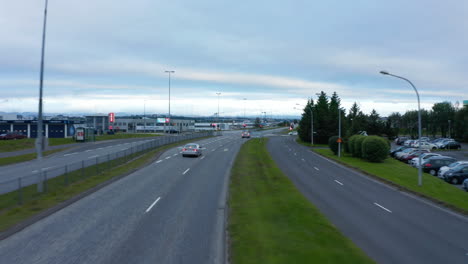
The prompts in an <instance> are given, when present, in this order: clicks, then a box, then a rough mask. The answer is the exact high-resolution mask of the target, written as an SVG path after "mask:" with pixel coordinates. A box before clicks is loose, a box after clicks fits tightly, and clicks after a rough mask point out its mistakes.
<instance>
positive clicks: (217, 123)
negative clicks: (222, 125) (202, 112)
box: [216, 93, 221, 130]
mask: <svg viewBox="0 0 468 264" xmlns="http://www.w3.org/2000/svg"><path fill="white" fill-rule="evenodd" d="M216 94H217V95H218V114H217V115H216V126H217V127H216V130H218V126H219V96H220V95H221V93H216Z"/></svg>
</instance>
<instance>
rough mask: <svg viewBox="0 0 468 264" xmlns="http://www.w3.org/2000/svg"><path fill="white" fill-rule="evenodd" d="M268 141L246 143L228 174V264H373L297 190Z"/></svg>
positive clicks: (260, 140) (263, 139)
mask: <svg viewBox="0 0 468 264" xmlns="http://www.w3.org/2000/svg"><path fill="white" fill-rule="evenodd" d="M266 142H267V139H265V138H260V139H251V140H249V141H248V142H246V143H245V144H244V145H243V146H242V148H241V150H240V152H239V154H238V155H237V158H236V161H235V163H234V166H233V168H232V171H231V181H230V186H229V200H228V203H229V223H228V230H229V238H230V241H229V247H230V262H231V263H233V264H245V263H255V264H256V263H269V264H274V263H373V261H372V260H371V259H370V258H368V257H367V256H366V255H365V254H364V253H363V252H362V251H361V250H360V249H359V248H357V247H356V246H355V245H354V244H353V243H352V242H351V241H350V240H349V239H347V238H346V237H344V236H343V235H342V234H341V233H340V232H339V231H338V230H337V229H336V228H335V227H334V226H333V225H332V224H331V223H330V222H329V221H328V220H327V219H326V218H325V217H324V216H323V215H322V214H321V213H320V212H319V210H318V209H317V208H316V207H314V206H313V205H312V204H311V203H310V202H309V201H308V200H307V199H306V198H305V197H304V196H303V195H302V194H301V193H300V192H299V190H297V189H296V187H295V186H294V184H293V183H292V182H291V181H290V180H289V178H288V177H286V176H285V175H284V174H283V173H282V172H281V170H280V169H279V168H278V167H277V166H276V164H275V163H274V161H273V159H272V158H271V157H270V155H269V154H268V151H267V149H266Z"/></svg>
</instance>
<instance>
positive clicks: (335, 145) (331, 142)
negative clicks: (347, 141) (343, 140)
mask: <svg viewBox="0 0 468 264" xmlns="http://www.w3.org/2000/svg"><path fill="white" fill-rule="evenodd" d="M337 140H338V136H333V137H330V138H329V139H328V146H329V147H330V149H331V151H333V153H335V155H336V154H338V142H336V141H337Z"/></svg>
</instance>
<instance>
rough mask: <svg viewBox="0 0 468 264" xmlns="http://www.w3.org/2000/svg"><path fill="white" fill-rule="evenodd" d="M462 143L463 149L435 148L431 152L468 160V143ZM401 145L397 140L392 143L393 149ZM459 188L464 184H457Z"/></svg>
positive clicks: (459, 159) (458, 159)
mask: <svg viewBox="0 0 468 264" xmlns="http://www.w3.org/2000/svg"><path fill="white" fill-rule="evenodd" d="M460 144H461V145H462V148H461V150H442V149H437V150H433V151H431V152H434V153H438V154H440V155H443V156H448V157H452V158H455V159H456V160H457V161H468V143H460ZM398 147H399V146H398V145H397V144H395V142H392V143H391V149H392V150H393V149H396V148H398ZM456 186H457V187H458V188H460V189H462V185H461V184H458V185H456Z"/></svg>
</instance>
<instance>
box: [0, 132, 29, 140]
mask: <svg viewBox="0 0 468 264" xmlns="http://www.w3.org/2000/svg"><path fill="white" fill-rule="evenodd" d="M23 138H27V136H25V135H23V134H21V133H17V132H10V133H6V134H1V135H0V139H3V140H9V139H23Z"/></svg>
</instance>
